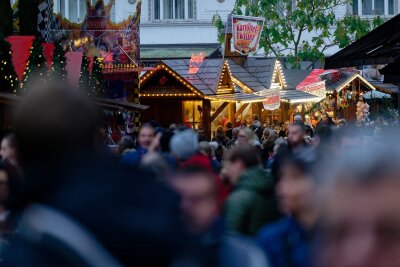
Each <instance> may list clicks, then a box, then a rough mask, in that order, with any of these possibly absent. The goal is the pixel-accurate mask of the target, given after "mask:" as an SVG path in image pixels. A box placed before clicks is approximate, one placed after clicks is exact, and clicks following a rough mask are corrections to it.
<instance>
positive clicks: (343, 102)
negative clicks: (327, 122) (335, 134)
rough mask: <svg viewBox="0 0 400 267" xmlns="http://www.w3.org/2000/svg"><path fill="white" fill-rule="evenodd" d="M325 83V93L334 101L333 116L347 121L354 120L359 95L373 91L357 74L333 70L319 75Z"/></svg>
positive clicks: (371, 86)
mask: <svg viewBox="0 0 400 267" xmlns="http://www.w3.org/2000/svg"><path fill="white" fill-rule="evenodd" d="M321 79H322V80H325V82H326V91H327V94H328V97H329V95H331V96H333V98H334V99H335V100H336V103H337V104H336V108H335V109H334V114H333V116H334V117H335V118H344V119H346V120H348V121H354V120H355V119H356V104H357V102H358V98H359V95H360V94H364V93H366V92H368V91H371V90H375V87H374V86H373V85H372V84H371V83H369V82H368V81H367V80H366V79H364V78H363V77H362V76H361V75H360V74H359V73H358V72H356V71H349V70H334V71H330V72H328V73H326V74H323V75H321Z"/></svg>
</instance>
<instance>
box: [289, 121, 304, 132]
mask: <svg viewBox="0 0 400 267" xmlns="http://www.w3.org/2000/svg"><path fill="white" fill-rule="evenodd" d="M289 127H299V128H300V129H301V131H302V132H303V133H305V131H306V129H305V127H304V123H302V122H299V121H296V122H294V123H292V124H291V125H290V126H289Z"/></svg>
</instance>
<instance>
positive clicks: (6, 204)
mask: <svg viewBox="0 0 400 267" xmlns="http://www.w3.org/2000/svg"><path fill="white" fill-rule="evenodd" d="M21 192H22V180H21V177H20V176H19V175H18V172H17V171H16V169H15V168H14V167H13V166H12V165H10V164H8V163H0V206H2V207H3V208H6V209H15V208H17V206H18V204H19V198H20V197H21Z"/></svg>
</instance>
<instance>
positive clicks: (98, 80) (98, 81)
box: [91, 57, 104, 97]
mask: <svg viewBox="0 0 400 267" xmlns="http://www.w3.org/2000/svg"><path fill="white" fill-rule="evenodd" d="M91 86H92V88H93V92H94V96H97V97H102V96H104V78H103V69H102V68H101V64H100V62H99V60H98V58H97V57H94V58H93V67H92V76H91Z"/></svg>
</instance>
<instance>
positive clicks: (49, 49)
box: [42, 43, 54, 70]
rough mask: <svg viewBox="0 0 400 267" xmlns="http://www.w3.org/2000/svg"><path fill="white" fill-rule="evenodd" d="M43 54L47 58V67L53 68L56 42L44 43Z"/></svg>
mask: <svg viewBox="0 0 400 267" xmlns="http://www.w3.org/2000/svg"><path fill="white" fill-rule="evenodd" d="M42 46H43V55H44V57H45V58H46V64H47V68H48V69H49V70H51V67H52V66H53V55H54V44H52V43H43V44H42Z"/></svg>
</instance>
